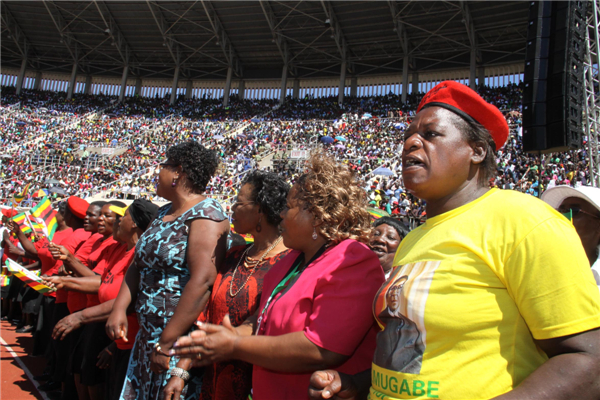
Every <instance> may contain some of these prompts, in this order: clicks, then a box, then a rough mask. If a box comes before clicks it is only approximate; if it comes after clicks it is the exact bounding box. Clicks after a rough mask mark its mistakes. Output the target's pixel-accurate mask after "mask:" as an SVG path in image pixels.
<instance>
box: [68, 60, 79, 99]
mask: <svg viewBox="0 0 600 400" xmlns="http://www.w3.org/2000/svg"><path fill="white" fill-rule="evenodd" d="M76 84H77V63H76V62H75V63H73V70H72V71H71V79H69V88H68V89H67V100H71V99H72V98H73V92H74V91H75V85H76Z"/></svg>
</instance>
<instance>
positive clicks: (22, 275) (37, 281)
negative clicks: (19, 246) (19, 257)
mask: <svg viewBox="0 0 600 400" xmlns="http://www.w3.org/2000/svg"><path fill="white" fill-rule="evenodd" d="M6 268H8V270H9V272H11V273H12V274H13V276H16V277H17V278H19V279H20V280H22V281H23V283H25V284H26V285H27V286H29V287H31V288H33V289H34V290H35V291H36V292H40V293H42V294H44V293H50V292H54V289H52V288H51V287H49V286H46V285H44V284H43V283H42V282H43V281H42V278H40V277H39V276H38V275H37V274H36V273H35V272H32V271H29V270H28V269H25V268H23V267H22V266H20V265H19V264H17V263H16V262H15V261H13V260H11V259H10V258H9V259H8V260H6Z"/></svg>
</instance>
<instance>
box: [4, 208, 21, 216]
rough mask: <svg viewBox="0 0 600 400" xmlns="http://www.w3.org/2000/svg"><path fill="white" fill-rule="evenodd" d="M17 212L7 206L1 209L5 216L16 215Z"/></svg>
mask: <svg viewBox="0 0 600 400" xmlns="http://www.w3.org/2000/svg"><path fill="white" fill-rule="evenodd" d="M18 213H19V212H18V211H17V210H11V209H9V208H3V209H2V214H3V215H4V216H5V217H6V218H12V217H14V216H15V215H17V214H18Z"/></svg>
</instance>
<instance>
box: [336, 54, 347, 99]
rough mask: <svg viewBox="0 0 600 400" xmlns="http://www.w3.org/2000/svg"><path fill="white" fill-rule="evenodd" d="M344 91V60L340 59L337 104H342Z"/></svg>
mask: <svg viewBox="0 0 600 400" xmlns="http://www.w3.org/2000/svg"><path fill="white" fill-rule="evenodd" d="M345 91H346V60H343V61H342V69H341V71H340V87H339V92H338V104H344V94H345Z"/></svg>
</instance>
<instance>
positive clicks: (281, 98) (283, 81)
mask: <svg viewBox="0 0 600 400" xmlns="http://www.w3.org/2000/svg"><path fill="white" fill-rule="evenodd" d="M287 73H288V65H287V64H284V65H283V71H282V72H281V92H280V93H279V104H283V103H285V95H286V92H287Z"/></svg>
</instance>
